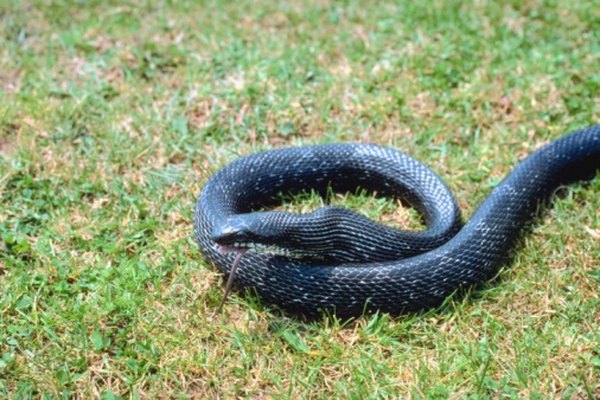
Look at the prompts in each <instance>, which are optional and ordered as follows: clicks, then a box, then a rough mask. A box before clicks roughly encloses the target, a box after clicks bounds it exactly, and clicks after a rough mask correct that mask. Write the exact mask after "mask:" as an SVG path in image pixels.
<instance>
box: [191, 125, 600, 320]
mask: <svg viewBox="0 0 600 400" xmlns="http://www.w3.org/2000/svg"><path fill="white" fill-rule="evenodd" d="M599 168H600V126H592V127H589V128H585V129H581V130H579V131H576V132H573V133H570V134H568V135H566V136H564V137H562V138H559V139H557V140H555V141H553V142H551V143H549V144H546V145H545V146H542V147H541V148H539V149H538V150H536V151H534V152H533V153H531V154H530V155H529V156H528V157H526V158H525V159H524V160H523V161H521V162H520V163H519V164H518V165H517V166H516V167H515V168H514V170H513V171H512V172H511V173H510V174H509V175H508V176H507V177H506V178H505V179H504V180H503V181H502V182H501V183H500V184H499V185H498V186H496V187H495V188H494V189H493V190H492V192H491V193H490V195H489V196H488V197H487V199H486V200H485V201H484V202H483V203H482V204H481V205H480V206H479V208H478V209H477V210H476V212H475V213H474V214H473V216H472V217H471V219H469V221H467V222H466V223H465V224H464V226H462V225H461V222H460V212H459V210H458V207H457V205H456V202H455V200H454V198H453V196H452V194H451V193H450V191H449V190H448V188H447V187H446V186H445V185H444V183H443V182H442V181H441V180H440V179H439V178H438V177H437V176H436V175H435V174H434V173H433V172H432V171H430V170H429V169H428V168H427V167H425V166H424V165H422V164H421V163H419V162H418V161H416V160H414V159H412V158H410V157H409V156H407V155H405V154H403V153H401V152H399V151H397V150H392V149H388V148H383V147H379V146H375V145H367V144H356V143H354V144H348V143H346V144H327V145H317V146H302V147H292V148H283V149H277V150H269V151H264V152H260V153H256V154H253V155H250V156H247V157H243V158H240V159H238V160H235V161H234V162H232V163H230V164H229V165H227V166H226V167H224V168H223V169H221V170H220V171H218V172H217V173H216V174H215V175H213V176H212V177H211V178H210V179H209V180H208V182H207V183H206V185H205V186H204V188H203V190H202V191H201V193H200V196H199V197H198V201H197V204H196V212H195V223H194V224H195V231H196V237H197V240H198V243H199V245H200V248H201V250H202V252H203V253H204V254H205V255H206V257H208V258H209V259H210V260H212V261H213V262H214V263H215V264H216V265H217V266H218V268H219V269H220V270H222V271H223V272H229V270H230V266H231V263H232V260H233V259H234V256H233V254H231V252H230V251H232V252H236V251H237V252H238V253H239V252H242V251H245V250H246V249H249V251H247V252H246V253H245V254H244V256H243V257H241V261H240V264H239V271H238V273H237V275H236V280H237V281H238V283H240V284H241V285H243V286H245V287H248V288H253V289H255V290H256V291H257V292H258V294H259V295H260V296H261V298H263V299H264V300H266V301H267V302H272V303H275V304H277V305H279V306H280V307H282V308H283V309H285V310H288V311H292V312H299V313H302V314H308V315H315V314H318V313H319V312H321V311H323V310H325V311H328V312H332V313H335V314H337V315H339V316H355V315H359V314H361V313H363V312H365V311H372V310H381V311H384V312H390V313H392V314H398V313H401V312H407V311H418V310H422V309H427V308H432V307H436V306H439V305H440V304H441V303H443V301H444V299H446V298H447V297H448V296H449V295H450V294H452V293H453V292H454V291H456V290H457V289H459V288H465V287H469V286H471V285H473V284H476V283H479V282H482V281H484V280H486V279H489V278H491V277H492V276H493V275H494V274H495V273H496V272H497V269H498V266H499V264H500V263H502V261H503V259H504V258H505V257H506V256H507V254H508V252H509V250H510V249H511V247H512V246H513V245H514V243H515V241H516V239H517V238H518V236H519V231H520V230H521V228H522V227H523V226H524V225H525V224H526V223H527V222H528V221H529V220H530V219H531V217H532V216H533V215H534V214H535V213H536V210H537V207H538V205H539V203H540V201H542V200H544V199H547V198H548V197H550V196H551V195H552V193H553V192H554V191H555V190H556V188H557V187H559V186H560V185H564V184H567V183H569V182H573V181H576V180H580V179H583V178H589V177H593V176H594V173H595V172H596V171H597V170H598V169H599ZM356 187H362V188H365V189H367V190H370V191H375V192H377V194H378V195H382V196H392V197H401V198H404V199H407V200H408V201H409V202H410V203H411V204H412V205H413V206H414V207H416V208H417V209H418V210H419V211H420V212H421V214H422V215H423V217H424V220H425V223H426V225H427V229H426V230H424V231H422V232H414V233H409V232H403V231H399V230H395V229H392V228H390V227H385V226H382V225H378V224H376V223H375V222H372V221H370V220H368V219H367V218H364V217H362V216H359V215H358V214H356V213H354V212H352V211H349V210H346V209H344V208H341V207H325V208H322V209H319V210H317V211H315V212H313V213H311V214H305V215H300V214H295V213H289V212H283V211H256V210H260V209H262V208H264V207H270V206H273V205H274V204H276V202H277V195H278V194H279V193H298V192H302V191H305V190H315V191H317V192H319V193H321V194H325V193H326V191H327V190H329V189H332V190H334V191H336V192H339V191H353V190H355V188H356ZM227 250H230V251H227ZM238 258H239V257H238Z"/></svg>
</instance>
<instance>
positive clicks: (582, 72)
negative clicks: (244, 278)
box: [0, 0, 600, 399]
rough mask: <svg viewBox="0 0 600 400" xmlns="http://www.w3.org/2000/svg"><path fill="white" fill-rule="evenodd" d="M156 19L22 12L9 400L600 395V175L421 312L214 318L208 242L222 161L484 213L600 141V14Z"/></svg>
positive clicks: (2, 381) (409, 219) (347, 11)
mask: <svg viewBox="0 0 600 400" xmlns="http://www.w3.org/2000/svg"><path fill="white" fill-rule="evenodd" d="M107 3H113V4H111V5H108V4H107ZM139 3H140V4H138V2H132V1H130V2H116V1H115V2H103V1H91V2H85V5H84V2H80V1H50V0H35V1H20V2H19V1H14V2H13V1H8V0H4V1H1V2H0V398H30V397H34V398H38V397H42V398H47V399H50V398H70V397H77V398H94V397H102V398H103V399H115V398H156V397H162V398H217V397H222V398H232V397H237V398H277V399H279V398H354V399H359V398H384V397H392V398H394V397H410V398H415V399H438V398H439V399H446V398H453V399H458V398H464V397H467V396H469V397H470V398H480V399H487V398H498V399H500V398H532V399H547V398H576V399H580V398H581V399H594V398H599V397H600V290H599V287H600V212H599V211H598V210H600V175H597V176H596V179H595V180H593V181H591V182H590V183H588V184H586V185H573V186H570V187H569V188H566V189H564V190H561V195H560V196H557V198H555V199H554V201H553V205H552V207H548V208H546V209H545V211H544V212H542V213H541V215H540V218H539V219H538V220H537V222H536V223H535V224H534V225H533V226H532V227H531V228H530V229H528V230H527V232H526V233H525V234H524V235H523V240H522V241H521V242H520V244H519V246H518V248H517V249H515V251H514V252H513V256H512V258H511V261H510V262H509V263H507V264H506V265H504V266H503V268H502V269H501V271H500V272H499V274H498V276H497V278H496V279H495V280H494V281H493V282H490V283H487V284H485V285H482V287H480V288H478V289H477V290H474V291H471V292H470V293H469V294H467V296H466V297H461V298H454V299H450V300H449V301H448V303H447V304H446V305H444V306H443V307H442V308H441V309H440V310H437V311H435V312H428V313H425V314H421V315H408V316H403V317H399V318H390V317H389V316H387V315H374V316H368V317H363V318H361V319H358V320H357V321H353V322H345V321H338V320H335V319H331V318H330V319H327V318H323V319H322V320H318V321H312V322H305V321H301V320H298V319H296V318H293V317H291V316H289V315H285V314H282V313H281V312H278V311H277V310H276V309H274V308H273V307H271V306H269V305H268V304H263V303H261V302H260V300H259V299H257V298H256V297H254V296H252V295H244V294H243V293H240V292H237V293H235V294H233V295H232V296H231V297H230V300H229V301H228V304H227V305H226V307H225V309H224V311H223V313H222V314H217V313H216V307H217V306H218V304H219V301H220V299H221V296H222V292H223V277H222V276H221V275H220V274H219V273H217V271H216V269H215V268H214V267H213V266H212V265H210V264H209V263H207V262H206V260H205V259H204V258H203V257H202V255H201V254H200V253H199V251H198V249H197V246H196V244H195V241H194V238H193V231H192V213H193V207H194V202H195V198H196V196H197V194H198V193H199V191H200V189H201V187H202V185H203V183H204V182H205V181H206V179H207V178H208V176H210V174H211V173H213V172H214V171H216V170H217V169H218V168H219V167H220V166H222V165H224V164H225V163H227V162H229V161H231V160H233V159H235V158H236V157H238V156H241V155H245V154H249V153H252V152H254V151H257V150H259V149H265V148H271V147H280V146H286V145H298V144H307V143H325V142H334V141H360V142H370V143H378V144H382V145H387V146H392V147H396V148H399V149H402V150H404V151H406V152H407V153H409V154H411V155H413V156H415V157H416V158H418V159H419V160H421V161H423V162H425V163H426V164H428V165H429V166H431V167H432V168H433V169H434V170H435V171H436V172H437V173H439V174H440V175H441V176H442V177H443V178H444V180H445V181H446V182H447V183H448V185H449V186H450V187H451V189H452V190H453V191H454V192H455V193H456V196H457V197H458V200H459V203H460V206H461V208H462V210H463V214H464V217H465V218H468V216H469V215H471V213H472V212H473V211H474V209H475V208H476V206H477V205H478V204H479V203H480V202H481V201H482V200H483V199H484V198H485V197H486V195H487V194H488V193H489V191H490V189H491V188H492V187H494V186H495V185H496V184H497V183H498V182H499V181H500V180H501V179H502V178H503V177H504V176H505V175H506V174H507V173H508V172H509V171H510V170H511V169H512V167H513V166H514V165H515V164H516V163H517V162H518V160H519V159H520V158H522V157H523V156H524V155H525V154H527V153H529V152H530V151H532V150H533V149H535V148H536V147H538V146H540V145H542V144H544V143H546V142H548V141H550V140H552V139H555V138H557V137H559V136H561V135H562V134H564V133H566V132H568V131H570V130H573V129H576V128H580V127H584V126H587V125H591V124H593V123H598V122H599V121H600V97H599V96H600V73H599V72H600V70H599V65H600V14H599V11H598V5H597V3H596V4H594V3H595V2H593V1H582V2H578V1H566V0H565V1H561V0H557V1H554V0H548V1H542V0H526V1H516V0H513V1H506V2H504V1H498V2H487V1H482V0H474V1H468V2H459V1H421V2H408V1H406V2H391V1H388V2H380V1H373V2H364V1H358V0H346V1H340V2H333V1H327V0H312V1H295V2H286V3H280V2H275V1H268V0H257V1H253V2H248V3H246V2H235V1H231V2H224V1H222V2H218V1H213V2H211V1H202V2H192V1H177V2H174V1H173V2H172V1H146V2H139ZM141 3H144V4H141ZM367 4H368V5H367ZM320 201H321V200H320V199H315V198H314V196H304V198H302V199H294V200H293V201H292V203H293V205H292V206H289V205H288V206H287V207H293V208H294V209H301V208H307V209H308V208H311V207H317V206H318V204H319V202H320ZM333 201H335V202H336V203H339V204H346V205H349V206H351V207H353V208H354V209H357V210H359V211H362V212H365V213H366V215H368V216H370V217H373V218H377V219H379V220H381V221H386V222H388V223H390V224H400V225H403V226H406V224H408V225H415V224H418V220H417V218H416V217H415V215H414V212H410V210H406V209H403V208H401V207H400V206H399V205H397V204H395V203H394V202H393V201H392V200H387V201H382V200H378V199H373V198H371V197H370V196H368V195H353V196H346V197H341V196H337V197H335V198H334V199H333Z"/></svg>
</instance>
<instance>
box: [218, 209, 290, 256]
mask: <svg viewBox="0 0 600 400" xmlns="http://www.w3.org/2000/svg"><path fill="white" fill-rule="evenodd" d="M269 214H271V213H270V212H254V213H249V214H237V215H233V216H230V217H228V218H226V219H225V220H224V221H223V222H222V223H220V224H217V225H216V226H215V227H214V229H213V232H212V235H211V239H212V240H213V241H214V242H215V243H216V244H217V250H218V251H219V252H221V253H226V252H236V253H239V252H245V251H248V250H254V251H258V252H269V253H275V254H284V253H286V252H285V251H283V249H279V248H277V247H276V246H275V244H274V238H273V232H272V231H271V230H270V229H268V226H266V225H265V223H264V219H265V217H266V215H269Z"/></svg>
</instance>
